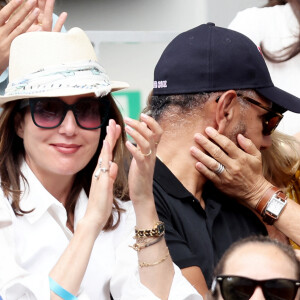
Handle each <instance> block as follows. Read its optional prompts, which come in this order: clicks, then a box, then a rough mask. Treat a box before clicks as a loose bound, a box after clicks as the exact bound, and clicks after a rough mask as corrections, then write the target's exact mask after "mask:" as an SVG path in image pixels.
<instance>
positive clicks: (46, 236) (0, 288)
mask: <svg viewBox="0 0 300 300" xmlns="http://www.w3.org/2000/svg"><path fill="white" fill-rule="evenodd" d="M22 172H23V174H24V175H25V178H27V181H28V185H29V187H30V188H29V189H26V192H25V193H24V195H23V196H22V200H21V202H20V206H21V208H22V209H23V210H25V211H30V210H32V209H34V210H33V211H32V212H30V213H28V214H24V215H23V216H16V215H15V214H14V212H13V210H12V208H11V205H10V203H9V201H8V200H7V199H6V198H5V197H4V195H3V194H2V192H1V195H0V245H1V246H0V295H1V297H2V298H3V299H4V300H15V299H21V300H25V299H26V300H27V299H30V300H33V299H38V300H40V299H50V289H49V279H48V274H49V272H50V270H51V269H52V268H53V266H54V265H55V264H56V262H57V261H58V259H59V257H60V256H61V254H62V253H63V251H64V250H65V248H66V247H67V245H68V243H69V241H70V239H71V238H72V233H71V231H70V230H69V229H68V228H67V227H66V221H67V215H66V210H65V208H64V206H63V205H62V204H61V203H60V202H59V201H57V200H56V199H55V198H54V197H53V196H52V195H51V194H50V193H48V191H47V190H46V189H45V188H44V187H43V186H42V184H41V183H40V182H39V181H38V179H37V178H36V177H35V175H34V174H33V173H32V171H31V170H30V168H29V167H28V166H27V164H26V163H23V165H22ZM22 185H23V183H22ZM21 190H24V186H22V189H21ZM87 201H88V198H87V196H86V194H85V193H84V191H82V192H81V193H80V196H79V199H78V201H77V204H76V208H75V220H74V222H75V230H76V225H77V223H78V221H79V220H80V219H81V218H82V217H83V215H84V213H85V210H86V207H87ZM119 202H120V205H121V207H122V208H124V209H125V210H126V212H125V213H122V214H121V220H120V224H119V226H118V227H117V229H116V230H113V231H108V232H103V231H102V232H101V233H100V235H99V237H98V238H97V239H96V241H95V244H94V248H93V251H92V254H91V257H90V261H89V265H88V267H87V270H86V274H85V276H84V279H83V281H82V285H81V288H80V292H79V295H78V298H79V299H91V300H94V299H110V293H111V294H112V296H113V298H114V299H158V298H157V297H156V296H154V295H153V294H152V293H151V292H150V290H148V289H147V288H146V287H145V286H143V285H142V284H141V283H140V281H139V275H138V265H137V253H136V252H135V251H134V250H133V249H132V248H130V247H129V246H128V245H132V244H133V243H134V239H133V235H134V226H135V215H134V210H133V206H132V203H131V202H130V201H129V202H121V201H119ZM169 299H176V300H177V299H190V300H192V299H202V297H201V296H200V295H199V294H198V293H197V292H196V290H195V289H194V288H193V287H192V286H191V285H190V284H189V283H188V282H187V281H186V280H185V278H184V277H183V276H182V275H181V272H180V270H179V269H178V268H177V267H176V266H175V276H174V279H173V283H172V288H171V292H170V297H169Z"/></svg>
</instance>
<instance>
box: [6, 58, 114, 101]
mask: <svg viewBox="0 0 300 300" xmlns="http://www.w3.org/2000/svg"><path fill="white" fill-rule="evenodd" d="M66 89H67V90H72V89H76V90H77V93H78V92H79V90H83V93H87V91H88V90H90V91H91V92H93V93H95V95H96V96H97V97H100V96H105V95H107V94H108V93H109V92H110V91H111V84H110V81H109V78H108V76H107V75H106V73H105V70H104V68H103V67H102V66H101V65H100V64H99V63H98V62H95V61H85V62H80V63H75V64H63V65H59V66H51V67H47V68H43V69H41V70H39V71H37V72H34V73H32V74H28V75H27V76H24V77H23V78H22V80H16V81H13V82H11V83H9V85H8V86H7V88H6V90H5V94H6V96H17V95H33V94H44V93H45V94H50V93H51V92H52V93H54V94H59V91H62V90H66Z"/></svg>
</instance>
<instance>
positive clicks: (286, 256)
mask: <svg viewBox="0 0 300 300" xmlns="http://www.w3.org/2000/svg"><path fill="white" fill-rule="evenodd" d="M214 274H215V276H214V280H213V284H212V288H211V292H210V293H209V295H208V299H214V300H217V299H224V300H248V299H266V300H295V299H299V298H300V294H299V292H298V290H299V286H300V264H299V261H298V260H297V258H296V256H295V253H294V251H293V249H292V247H290V246H288V245H284V244H281V243H280V242H278V241H276V240H272V239H270V238H268V237H263V236H253V237H249V238H246V239H243V240H240V241H238V242H236V243H235V244H233V245H232V246H231V247H230V248H229V249H228V250H227V251H226V252H225V254H224V256H223V257H222V259H221V260H220V262H219V263H218V265H217V266H216V269H215V271H214Z"/></svg>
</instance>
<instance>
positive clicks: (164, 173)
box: [154, 158, 193, 199]
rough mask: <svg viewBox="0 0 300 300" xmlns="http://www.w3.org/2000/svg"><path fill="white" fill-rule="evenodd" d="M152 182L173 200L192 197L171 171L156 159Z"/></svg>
mask: <svg viewBox="0 0 300 300" xmlns="http://www.w3.org/2000/svg"><path fill="white" fill-rule="evenodd" d="M154 181H155V182H156V183H157V184H159V185H160V186H161V187H162V188H163V189H164V190H165V191H166V192H167V193H168V194H169V195H171V196H173V197H175V198H181V199H183V198H191V197H193V195H192V194H191V193H190V192H189V191H188V190H187V189H186V188H185V187H184V185H183V184H182V183H181V182H180V181H179V180H178V179H177V177H176V176H175V175H174V174H173V173H172V172H171V170H170V169H169V168H168V167H167V166H166V165H165V164H164V163H163V162H162V161H161V160H160V159H159V158H156V163H155V169H154Z"/></svg>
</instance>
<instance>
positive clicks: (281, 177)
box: [262, 131, 300, 187]
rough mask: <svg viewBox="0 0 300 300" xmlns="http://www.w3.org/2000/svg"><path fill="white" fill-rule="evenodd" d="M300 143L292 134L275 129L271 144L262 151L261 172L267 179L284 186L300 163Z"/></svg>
mask: <svg viewBox="0 0 300 300" xmlns="http://www.w3.org/2000/svg"><path fill="white" fill-rule="evenodd" d="M299 146H300V143H299V142H298V141H297V140H296V139H295V138H294V137H292V136H290V135H287V134H284V133H281V132H279V131H275V132H274V133H273V134H272V146H271V147H270V148H268V149H266V150H263V151H262V161H263V173H264V176H265V177H266V179H267V180H269V181H270V182H272V183H273V184H274V185H276V186H279V187H286V186H287V185H288V183H289V181H290V180H291V179H292V177H293V176H294V175H295V173H296V171H297V170H298V168H299V164H300V153H299Z"/></svg>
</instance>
